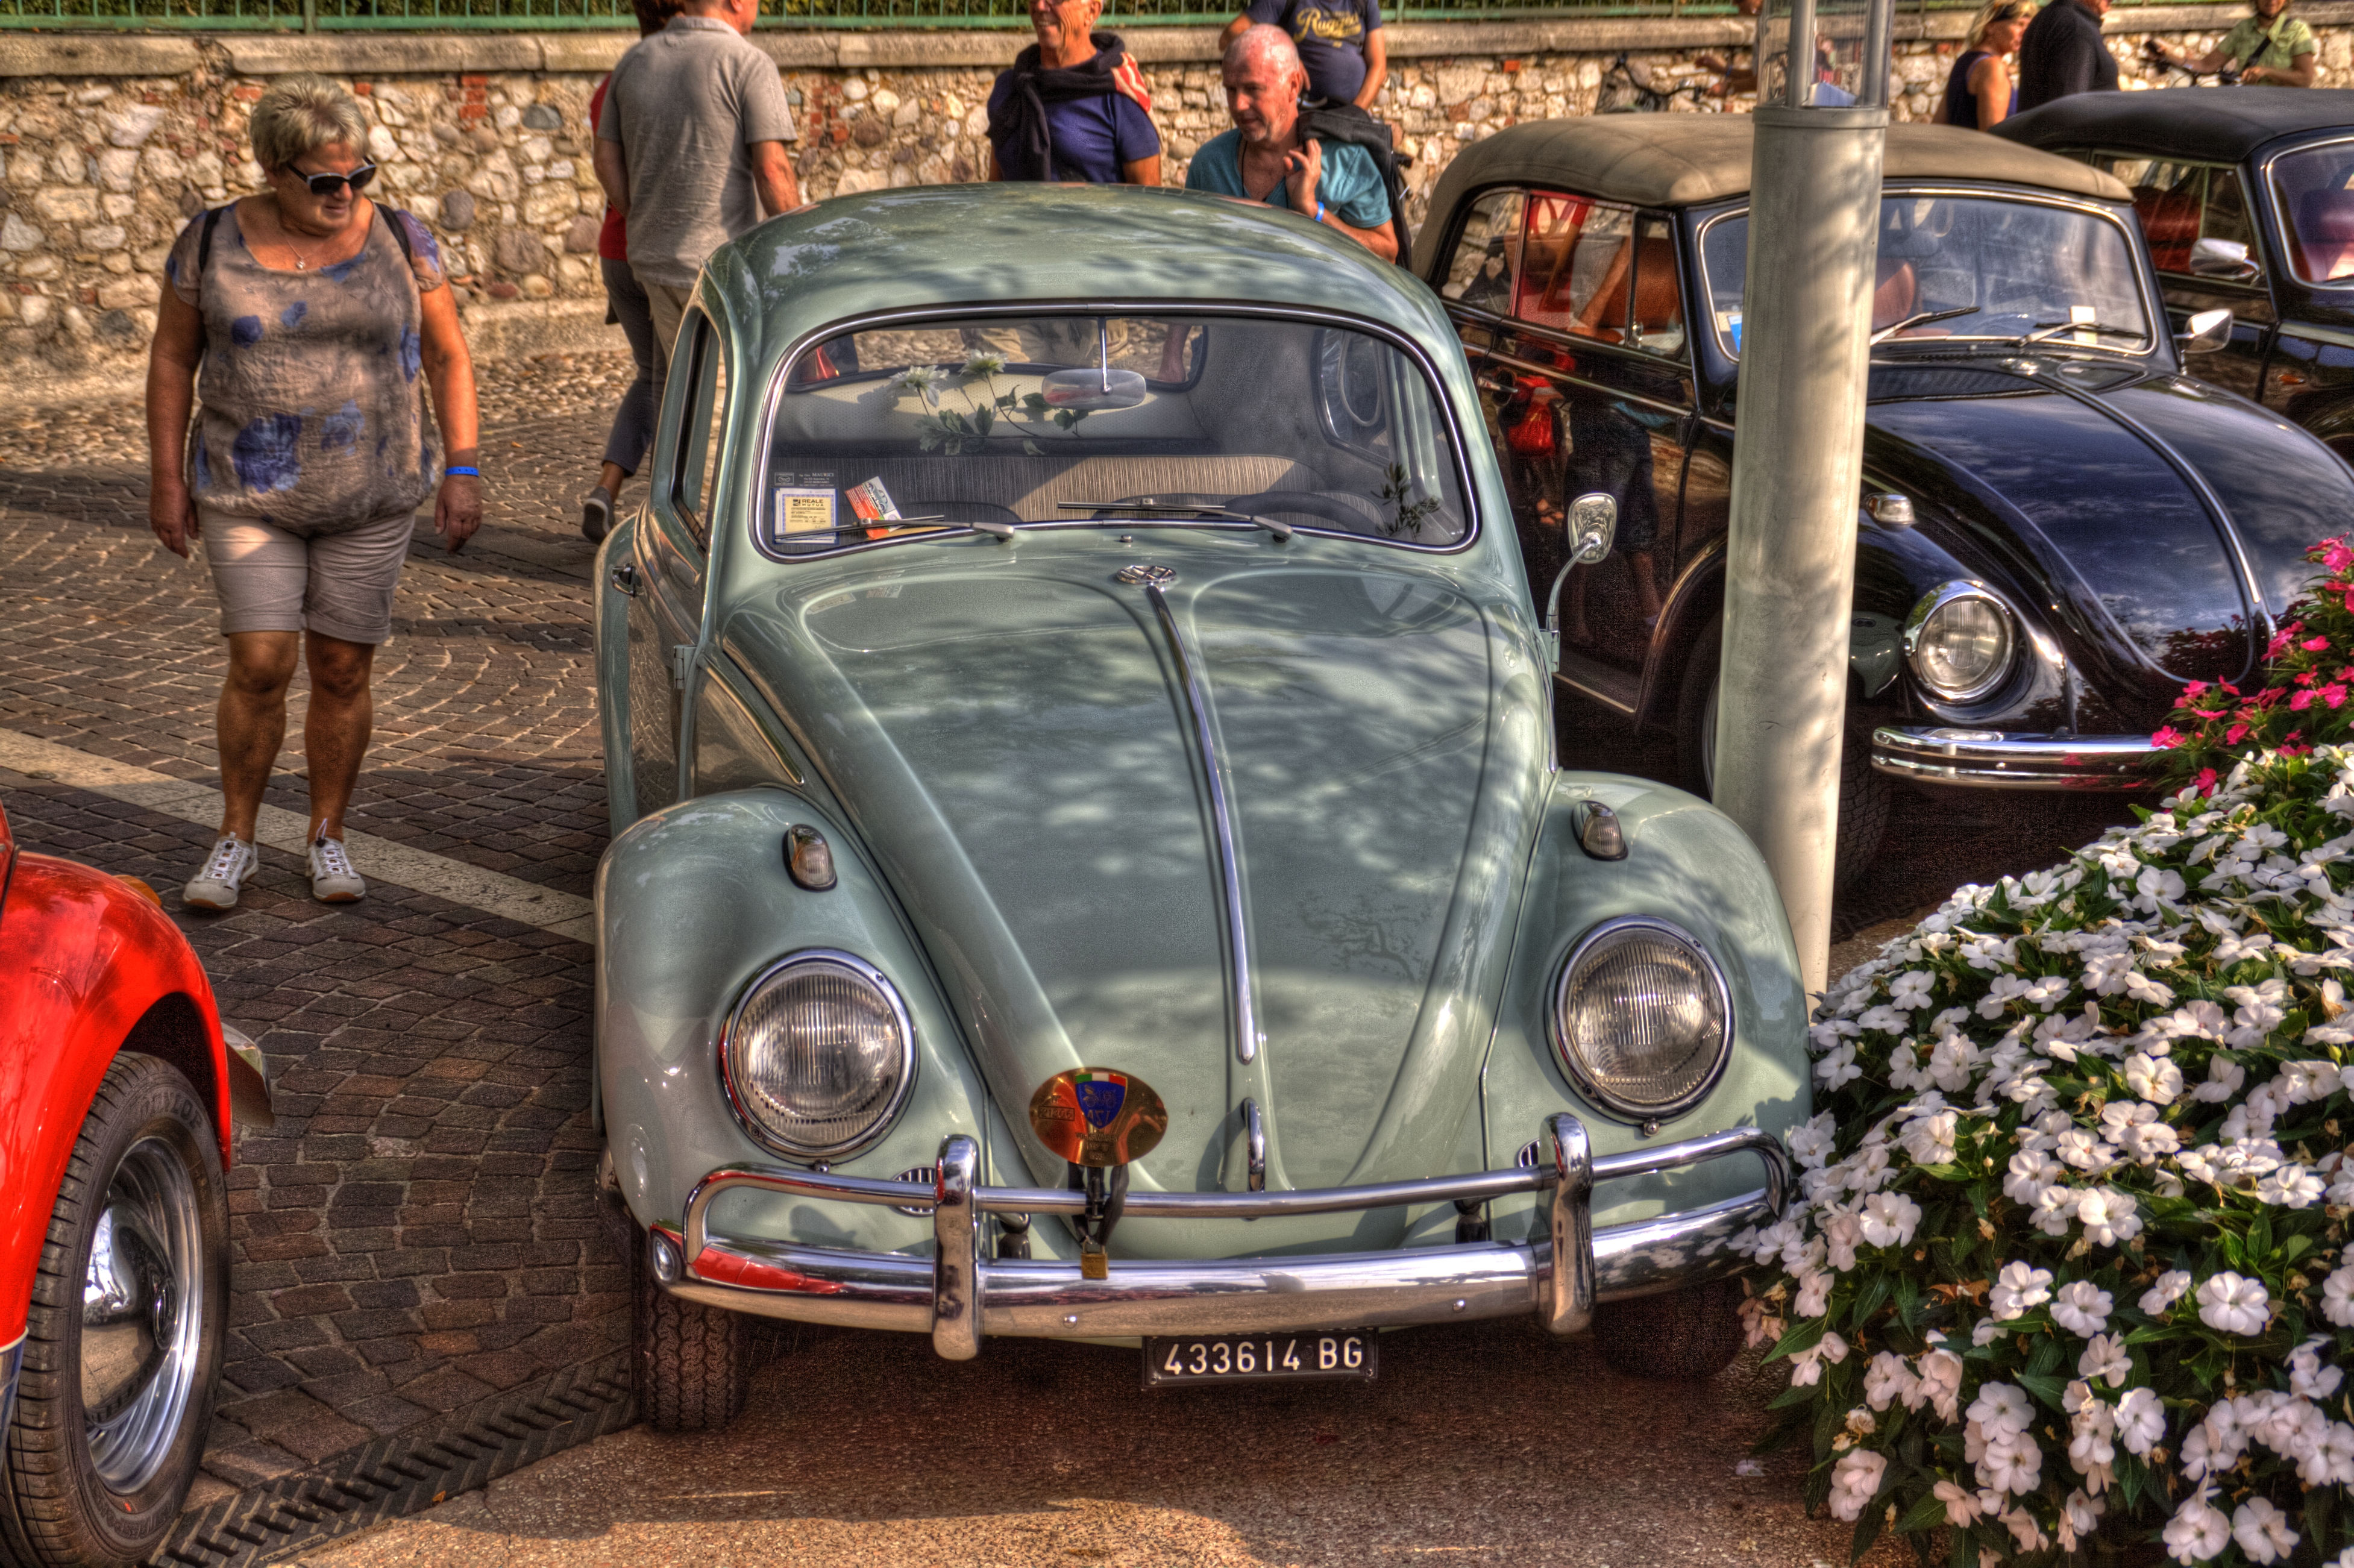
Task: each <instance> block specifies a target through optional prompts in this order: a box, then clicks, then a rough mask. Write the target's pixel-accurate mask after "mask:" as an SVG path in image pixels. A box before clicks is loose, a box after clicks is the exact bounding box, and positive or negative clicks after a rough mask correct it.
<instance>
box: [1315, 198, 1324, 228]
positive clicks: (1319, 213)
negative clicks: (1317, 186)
mask: <svg viewBox="0 0 2354 1568" xmlns="http://www.w3.org/2000/svg"><path fill="white" fill-rule="evenodd" d="M1316 221H1317V222H1319V223H1321V222H1323V221H1324V203H1323V200H1322V198H1321V197H1319V198H1318V200H1317V203H1316Z"/></svg>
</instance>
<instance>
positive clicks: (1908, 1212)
mask: <svg viewBox="0 0 2354 1568" xmlns="http://www.w3.org/2000/svg"><path fill="white" fill-rule="evenodd" d="M1861 1220H1862V1223H1863V1239H1864V1241H1865V1242H1866V1243H1868V1244H1869V1245H1872V1246H1903V1245H1905V1244H1906V1243H1908V1242H1910V1241H1911V1240H1912V1239H1913V1232H1914V1228H1915V1227H1917V1226H1918V1225H1919V1224H1921V1205H1920V1204H1918V1203H1916V1202H1914V1201H1913V1200H1912V1199H1910V1198H1908V1197H1906V1196H1904V1194H1903V1193H1902V1192H1874V1193H1873V1194H1872V1196H1871V1197H1869V1198H1866V1199H1865V1200H1864V1201H1863V1213H1862V1215H1861Z"/></svg>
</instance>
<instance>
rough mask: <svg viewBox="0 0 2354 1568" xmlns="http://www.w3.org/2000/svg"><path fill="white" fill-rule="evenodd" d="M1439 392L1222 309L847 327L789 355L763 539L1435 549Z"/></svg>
mask: <svg viewBox="0 0 2354 1568" xmlns="http://www.w3.org/2000/svg"><path fill="white" fill-rule="evenodd" d="M1443 396H1444V394H1443V393H1442V392H1441V391H1440V390H1439V389H1438V388H1437V387H1434V386H1432V385H1431V383H1430V381H1429V379H1428V377H1427V376H1426V375H1425V373H1424V371H1423V370H1422V368H1421V366H1419V365H1418V364H1417V362H1416V360H1415V359H1414V358H1412V357H1411V356H1409V355H1406V354H1405V353H1404V352H1402V351H1401V350H1399V349H1398V348H1396V347H1394V346H1393V345H1392V344H1389V343H1387V342H1385V341H1384V340H1383V339H1381V338H1377V337H1375V336H1373V335H1372V334H1369V333H1363V332H1357V331H1352V330H1349V329H1347V328H1343V327H1336V326H1330V325H1325V324H1322V323H1310V322H1297V321H1284V320H1274V319H1259V318H1245V317H1239V316H1216V315H1166V316H1159V315H1156V316H1150V317H1146V316H1119V315H1035V316H1023V317H1008V316H985V317H973V318H970V319H968V320H962V321H946V322H937V323H924V324H922V325H920V326H902V327H892V328H888V329H879V330H875V331H868V332H854V333H846V334H843V335H841V336H839V337H834V338H831V339H828V340H827V341H825V342H823V343H822V344H817V345H816V346H814V347H812V348H811V349H810V350H808V351H807V352H805V353H804V354H803V355H801V357H800V358H799V359H797V360H796V361H795V362H794V363H793V365H792V366H791V367H790V370H789V372H788V373H787V376H786V378H785V384H784V388H783V392H782V394H781V396H780V397H779V399H778V404H777V412H776V421H775V425H774V427H773V429H772V431H771V433H770V438H769V441H770V444H769V459H768V465H767V469H766V478H767V483H766V484H765V485H764V487H763V490H762V496H761V508H760V514H759V520H758V542H759V545H760V547H761V548H762V549H763V550H764V551H766V552H767V553H769V555H771V556H779V557H787V558H790V557H793V556H807V555H811V554H818V553H822V552H827V551H832V550H838V549H843V548H849V547H855V546H864V545H868V544H872V543H878V542H890V541H898V540H904V539H915V538H921V537H924V536H927V535H937V534H939V533H941V532H944V531H949V530H961V529H967V528H978V529H981V530H983V531H987V532H1002V531H1003V530H1006V529H1009V528H1021V527H1028V526H1040V525H1046V524H1057V525H1064V526H1071V525H1078V526H1089V525H1092V526H1099V527H1134V526H1162V525H1177V526H1186V527H1213V528H1257V527H1266V528H1269V529H1272V530H1273V531H1275V532H1277V533H1278V534H1288V533H1289V532H1292V531H1294V530H1297V531H1299V532H1306V533H1328V534H1348V535H1363V536H1364V537H1366V538H1368V539H1374V540H1381V541H1385V542H1389V543H1394V544H1401V545H1419V546H1449V545H1454V544H1458V543H1459V542H1460V541H1461V540H1462V539H1463V538H1464V536H1465V535H1466V534H1467V532H1468V531H1469V513H1468V511H1467V509H1466V507H1465V504H1464V501H1463V485H1462V481H1461V478H1460V466H1459V463H1458V458H1457V454H1456V450H1455V446H1454V441H1453V440H1452V437H1451V436H1450V433H1449V428H1448V424H1447V418H1446V417H1445V414H1444V411H1443V409H1444V405H1443V403H1442V397H1443Z"/></svg>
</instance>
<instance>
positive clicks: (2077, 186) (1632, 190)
mask: <svg viewBox="0 0 2354 1568" xmlns="http://www.w3.org/2000/svg"><path fill="white" fill-rule="evenodd" d="M1752 135H1753V130H1752V126H1751V123H1750V119H1749V116H1747V115H1746V114H1590V115H1581V116H1578V117H1576V118H1574V119H1568V120H1543V121H1536V122H1528V123H1524V124H1520V125H1514V126H1512V127H1511V128H1510V129H1508V130H1504V131H1500V132H1497V133H1496V134H1495V135H1493V136H1490V137H1489V138H1487V139H1486V140H1485V141H1480V142H1474V143H1471V145H1470V146H1469V147H1467V148H1465V149H1464V150H1463V151H1462V152H1460V153H1458V154H1456V155H1455V161H1454V162H1453V163H1451V164H1447V173H1446V175H1444V176H1443V177H1442V178H1441V179H1440V181H1439V185H1438V191H1437V194H1436V195H1434V196H1433V197H1432V198H1431V207H1430V210H1431V212H1432V213H1433V214H1434V215H1437V214H1440V213H1444V212H1446V211H1447V210H1448V208H1449V207H1451V206H1452V205H1453V203H1452V197H1453V196H1454V194H1455V193H1457V192H1458V191H1462V190H1466V189H1470V188H1476V187H1477V186H1479V185H1510V184H1518V183H1528V184H1536V185H1569V186H1571V187H1572V188H1574V189H1575V190H1576V191H1577V192H1578V193H1579V194H1580V195H1583V196H1599V197H1601V198H1603V199H1604V200H1606V201H1623V202H1628V203H1631V204H1633V205H1635V206H1638V207H1692V206H1696V205H1698V204H1700V203H1702V202H1710V201H1717V200H1721V199H1723V197H1726V196H1743V195H1745V194H1746V193H1747V192H1748V190H1749V148H1750V142H1751V139H1752ZM1885 177H1887V178H1889V179H1956V180H1971V181H1982V180H1999V181H2005V182H2008V183H2010V184H2014V185H2038V186H2041V187H2044V188H2046V189H2050V190H2058V191H2066V192H2069V193H2071V194H2072V195H2076V196H2098V197H2101V198H2103V199H2104V200H2108V201H2126V200H2128V199H2130V198H2131V196H2132V194H2133V193H2132V192H2131V191H2128V190H2127V189H2126V187H2125V186H2124V185H2121V184H2119V183H2118V182H2117V181H2116V180H2115V179H2114V178H2112V177H2111V176H2110V175H2105V174H2104V173H2102V172H2101V171H2099V170H2097V169H2094V168H2090V167H2088V166H2087V165H2085V164H2080V163H2077V162H2075V161H2074V160H2073V159H2068V158H2060V157H2055V156H2052V155H2051V154H2045V153H2041V152H2038V151H2036V150H2034V149H2032V148H2029V147H2021V146H2017V145H2013V144H2009V143H1999V142H1991V141H1988V139H1987V137H1986V136H1985V134H1984V133H1982V132H1977V131H1965V130H1963V129H1961V128H1960V127H1959V126H1954V125H1891V126H1890V127H1889V128H1888V153H1887V163H1886V164H1885Z"/></svg>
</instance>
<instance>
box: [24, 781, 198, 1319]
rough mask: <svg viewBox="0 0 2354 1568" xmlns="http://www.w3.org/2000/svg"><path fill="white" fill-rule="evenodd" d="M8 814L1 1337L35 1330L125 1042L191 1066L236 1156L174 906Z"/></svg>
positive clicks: (188, 1070) (185, 1069)
mask: <svg viewBox="0 0 2354 1568" xmlns="http://www.w3.org/2000/svg"><path fill="white" fill-rule="evenodd" d="M5 833H6V830H5V827H4V826H0V887H5V891H0V1345H5V1344H8V1343H10V1342H12V1341H13V1340H16V1337H17V1336H18V1335H19V1334H21V1333H22V1332H23V1331H24V1328H25V1313H26V1309H27V1304H28V1303H29V1302H30V1300H31V1298H32V1290H33V1275H34V1271H35V1268H36V1266H37V1264H38V1261H39V1258H40V1252H41V1245H42V1241H43V1238H44V1237H45V1235H46V1234H47V1232H48V1223H49V1213H50V1210H51V1209H52V1208H53V1207H54V1206H55V1204H56V1202H57V1194H58V1186H59V1184H60V1183H61V1182H62V1181H63V1180H64V1177H65V1168H66V1161H67V1160H68V1159H69V1158H70V1157H71V1155H72V1153H73V1148H74V1142H75V1140H76V1139H78V1138H80V1135H81V1126H82V1121H83V1118H85V1117H87V1116H88V1115H89V1112H90V1102H91V1100H92V1099H94V1098H95V1097H96V1096H97V1093H98V1086H99V1081H100V1080H101V1079H102V1078H103V1077H105V1075H106V1070H107V1067H108V1066H109V1065H111V1063H112V1062H113V1060H114V1055H115V1053H116V1052H117V1051H118V1050H120V1049H122V1048H124V1047H125V1046H126V1045H127V1046H128V1047H129V1048H131V1049H133V1050H139V1051H144V1052H146V1053H148V1054H151V1055H155V1056H160V1057H162V1058H163V1059H164V1060H165V1061H168V1062H170V1063H171V1064H172V1065H174V1066H175V1067H178V1068H179V1069H180V1071H181V1072H182V1073H184V1074H186V1075H187V1078H188V1081H189V1082H190V1083H191V1084H192V1085H194V1086H195V1087H196V1094H197V1096H198V1097H199V1098H201V1099H202V1100H204V1101H205V1103H206V1104H207V1105H208V1106H209V1107H212V1114H213V1127H214V1128H215V1129H216V1131H217V1134H218V1136H219V1139H220V1152H221V1165H222V1168H223V1169H224V1170H226V1169H227V1168H228V1160H229V1105H228V1086H229V1072H228V1063H227V1060H226V1049H225V1046H224V1044H223V1042H222V1039H221V1026H220V1013H219V1011H218V1009H217V1005H216V1004H215V1002H214V1001H213V990H212V983H211V981H209V980H207V979H206V977H205V971H204V967H203V966H202V965H201V964H199V963H198V962H197V961H196V953H195V952H194V951H193V950H192V949H191V948H189V946H188V942H187V938H185V937H183V936H182V935H181V934H180V932H179V929H178V928H177V927H175V926H174V925H173V924H172V922H171V920H170V919H169V918H168V917H167V916H165V915H164V912H163V911H162V910H161V909H159V908H158V907H156V906H155V905H154V904H153V903H151V902H149V901H148V899H147V898H146V897H145V896H143V895H142V894H140V893H139V892H137V891H134V890H133V888H132V887H131V886H130V885H127V884H125V883H123V882H121V881H118V880H117V879H115V878H113V877H111V876H108V875H106V874H103V873H101V872H98V871H93V870H92V869H90V867H88V866H85V865H78V864H76V863H73V862H71V861H66V860H58V859H56V858H54V857H52V856H49V855H40V854H28V853H22V852H19V853H16V854H15V855H14V857H13V859H14V864H13V865H8V864H7V861H8V860H9V859H10V854H9V851H10V848H11V845H10V842H9V840H8V839H7V838H6V836H5Z"/></svg>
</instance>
